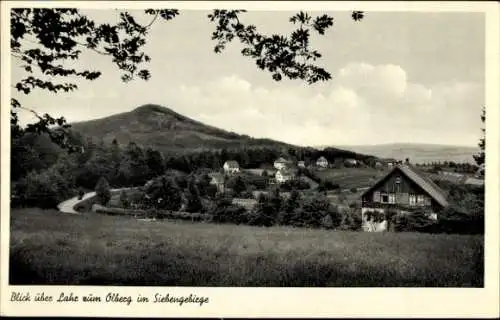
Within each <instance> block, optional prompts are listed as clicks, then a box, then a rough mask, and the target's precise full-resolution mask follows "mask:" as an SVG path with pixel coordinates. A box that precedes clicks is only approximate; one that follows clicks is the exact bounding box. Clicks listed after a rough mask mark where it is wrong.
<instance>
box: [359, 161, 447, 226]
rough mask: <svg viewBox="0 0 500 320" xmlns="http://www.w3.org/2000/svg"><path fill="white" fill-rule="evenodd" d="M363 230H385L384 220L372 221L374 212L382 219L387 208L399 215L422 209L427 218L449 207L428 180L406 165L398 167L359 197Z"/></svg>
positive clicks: (444, 195)
mask: <svg viewBox="0 0 500 320" xmlns="http://www.w3.org/2000/svg"><path fill="white" fill-rule="evenodd" d="M361 201H362V207H361V216H362V227H363V230H365V231H385V230H386V229H387V219H386V218H383V219H373V217H370V215H371V214H373V213H374V212H375V213H377V215H379V214H381V215H382V216H383V215H384V214H385V213H386V212H387V210H388V209H390V210H394V211H396V212H398V213H399V214H405V213H408V212H411V211H412V210H414V209H417V208H421V209H424V210H425V211H426V212H428V214H429V217H430V218H432V219H437V214H438V212H440V211H441V210H442V209H443V208H445V207H447V206H448V201H447V199H446V194H445V193H444V192H443V190H441V189H440V188H439V187H438V186H437V185H436V184H435V183H434V182H433V181H432V180H431V179H430V178H428V177H427V176H426V175H424V174H423V173H421V172H419V171H417V170H416V169H415V168H414V167H413V166H411V165H409V164H405V165H397V166H396V167H394V169H392V170H391V171H390V172H389V173H388V174H387V175H386V176H384V177H383V178H381V179H380V180H378V181H377V182H376V183H375V184H374V185H373V186H372V187H371V188H369V189H368V190H366V191H365V192H364V193H363V195H362V196H361Z"/></svg>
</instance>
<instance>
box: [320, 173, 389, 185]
mask: <svg viewBox="0 0 500 320" xmlns="http://www.w3.org/2000/svg"><path fill="white" fill-rule="evenodd" d="M386 173H387V172H384V171H380V170H375V169H372V168H340V169H325V170H316V171H315V174H316V175H317V176H318V177H319V178H320V179H322V180H330V181H332V182H334V183H337V184H338V185H339V186H340V188H342V189H351V188H365V187H368V186H371V185H372V184H373V183H374V182H375V181H377V180H378V179H379V178H381V177H382V176H384V174H386Z"/></svg>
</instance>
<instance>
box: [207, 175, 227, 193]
mask: <svg viewBox="0 0 500 320" xmlns="http://www.w3.org/2000/svg"><path fill="white" fill-rule="evenodd" d="M208 176H209V177H210V184H211V185H214V186H216V187H217V192H218V193H224V190H225V189H224V186H225V180H224V175H223V174H221V173H219V172H211V173H209V174H208Z"/></svg>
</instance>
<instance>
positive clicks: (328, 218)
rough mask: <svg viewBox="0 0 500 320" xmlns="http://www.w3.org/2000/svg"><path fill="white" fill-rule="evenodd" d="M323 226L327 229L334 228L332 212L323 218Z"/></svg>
mask: <svg viewBox="0 0 500 320" xmlns="http://www.w3.org/2000/svg"><path fill="white" fill-rule="evenodd" d="M321 226H322V227H323V228H325V229H332V228H333V219H332V216H331V215H330V214H327V215H326V216H324V217H323V218H322V219H321Z"/></svg>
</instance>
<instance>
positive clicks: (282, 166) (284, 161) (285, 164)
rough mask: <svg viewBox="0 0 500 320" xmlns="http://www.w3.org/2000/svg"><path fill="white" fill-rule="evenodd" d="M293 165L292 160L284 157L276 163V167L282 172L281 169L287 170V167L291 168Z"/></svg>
mask: <svg viewBox="0 0 500 320" xmlns="http://www.w3.org/2000/svg"><path fill="white" fill-rule="evenodd" d="M291 164H292V161H290V160H287V159H285V158H283V157H281V158H278V159H276V161H274V167H275V168H276V169H278V170H281V169H285V168H287V167H290V166H291Z"/></svg>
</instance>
